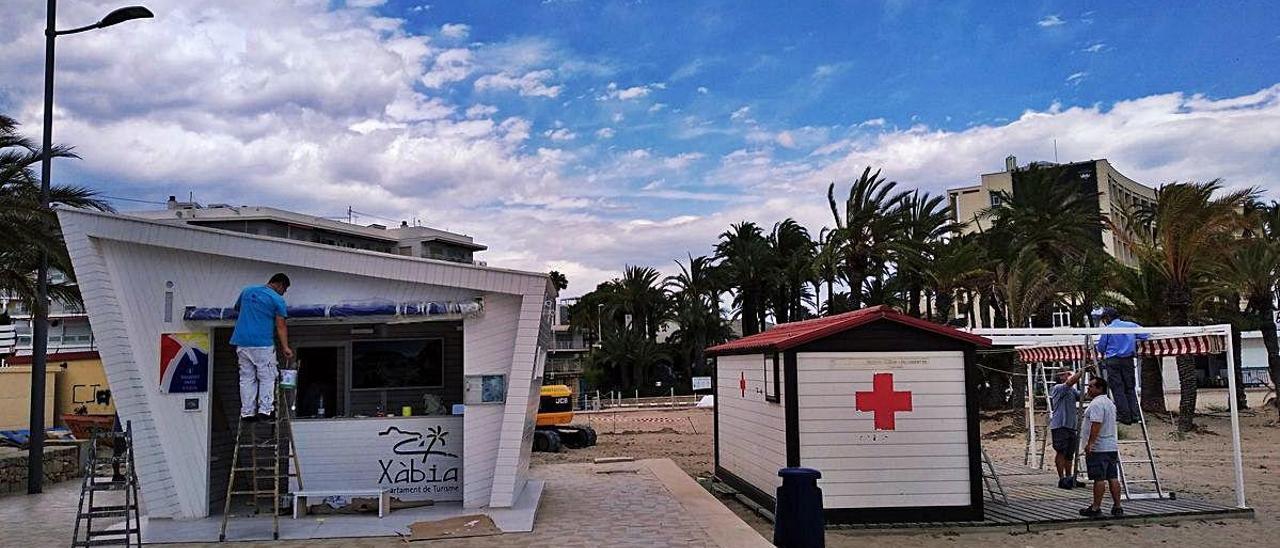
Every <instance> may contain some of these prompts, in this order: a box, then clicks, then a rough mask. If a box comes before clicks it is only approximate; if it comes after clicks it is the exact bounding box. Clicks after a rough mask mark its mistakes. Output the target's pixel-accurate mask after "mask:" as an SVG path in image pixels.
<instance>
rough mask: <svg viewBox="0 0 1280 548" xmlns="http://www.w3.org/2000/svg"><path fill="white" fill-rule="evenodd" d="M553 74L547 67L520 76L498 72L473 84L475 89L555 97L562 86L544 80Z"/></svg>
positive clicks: (526, 95)
mask: <svg viewBox="0 0 1280 548" xmlns="http://www.w3.org/2000/svg"><path fill="white" fill-rule="evenodd" d="M554 75H555V73H553V72H552V71H551V70H549V69H543V70H535V71H532V72H527V73H525V74H523V75H521V76H515V75H513V74H510V73H507V72H500V73H498V74H489V75H485V76H481V77H480V78H477V79H476V84H475V86H476V91H486V90H514V91H516V92H518V93H519V94H520V95H522V96H525V97H548V98H555V97H557V96H559V95H560V91H561V90H563V89H564V88H563V87H562V86H558V85H554V86H553V85H549V84H547V82H546V81H547V80H549V79H550V78H551V77H552V76H554Z"/></svg>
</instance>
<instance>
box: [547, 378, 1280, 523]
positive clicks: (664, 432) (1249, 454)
mask: <svg viewBox="0 0 1280 548" xmlns="http://www.w3.org/2000/svg"><path fill="white" fill-rule="evenodd" d="M1223 396H1224V394H1215V393H1211V392H1210V393H1206V394H1202V398H1201V400H1202V402H1201V403H1202V405H1201V406H1200V407H1201V408H1202V409H1203V411H1204V412H1207V413H1209V414H1207V415H1204V416H1201V417H1199V418H1198V422H1199V424H1200V425H1201V428H1202V429H1201V431H1200V432H1197V433H1195V434H1192V435H1190V436H1186V437H1179V436H1175V435H1174V427H1173V425H1172V423H1170V422H1169V421H1168V420H1165V419H1160V418H1149V419H1148V420H1149V425H1150V428H1151V438H1152V442H1153V444H1154V446H1155V451H1156V457H1157V460H1158V461H1159V463H1160V474H1161V478H1162V480H1163V481H1164V482H1165V484H1166V488H1167V489H1171V490H1173V491H1175V492H1177V493H1184V494H1186V495H1190V496H1195V497H1198V498H1204V499H1209V500H1213V501H1216V502H1222V503H1232V502H1233V501H1234V494H1233V490H1232V485H1233V472H1232V466H1231V437H1230V432H1231V426H1230V421H1229V419H1228V418H1227V416H1226V414H1225V413H1216V412H1214V411H1213V410H1214V409H1217V408H1218V406H1219V405H1221V402H1222V401H1223V399H1224V398H1223ZM1171 400H1172V398H1171ZM1251 402H1252V403H1253V405H1254V406H1255V407H1257V406H1260V405H1261V397H1260V396H1255V395H1252V394H1251ZM1170 403H1171V406H1172V405H1176V402H1175V401H1171V402H1170ZM1013 416H1014V414H1013V413H1005V414H1000V415H988V416H986V417H984V420H983V424H982V430H983V445H984V447H985V448H986V449H987V451H988V453H989V454H990V455H991V458H992V459H993V460H995V461H997V462H1008V463H1019V464H1020V463H1021V462H1022V456H1023V450H1024V449H1023V443H1024V441H1023V438H1022V435H1023V434H1022V433H1021V430H1020V429H1019V427H1018V426H1016V425H1015V423H1014V420H1013ZM578 422H589V423H590V424H592V425H593V426H594V427H595V428H596V429H597V431H598V432H599V433H600V437H599V444H598V445H597V446H596V447H592V448H588V449H576V450H569V451H566V452H562V453H558V454H550V453H535V454H534V462H535V463H557V462H586V461H590V460H592V459H594V458H597V457H617V456H630V457H635V458H654V457H665V458H670V459H672V460H674V461H675V462H676V463H677V464H679V465H680V467H681V468H682V469H684V471H685V472H687V473H689V475H691V476H694V477H707V476H710V475H711V473H712V469H713V467H714V462H713V456H712V453H713V446H712V413H711V411H710V410H704V409H687V410H673V411H657V410H654V411H618V412H601V413H590V414H581V415H579V421H578ZM1241 427H1242V438H1241V439H1242V447H1243V453H1244V472H1245V491H1246V496H1247V497H1248V499H1247V502H1248V504H1249V505H1250V506H1252V507H1253V508H1255V509H1256V511H1257V518H1256V520H1254V521H1248V520H1238V519H1233V520H1220V521H1206V520H1200V521H1183V522H1178V523H1173V524H1152V525H1123V526H1110V525H1108V524H1107V522H1106V521H1105V520H1100V521H1099V522H1098V525H1097V526H1096V527H1092V528H1071V529H1061V530H1054V531H1047V532H1039V533H1024V534H1018V535H1011V534H1008V533H992V532H985V533H965V534H950V533H946V534H944V533H921V534H918V535H916V534H910V535H903V534H895V535H892V536H876V535H867V534H850V533H843V532H839V531H831V532H828V534H827V537H828V538H827V543H828V545H829V546H850V547H852V546H866V545H868V544H869V543H875V542H891V543H892V545H893V546H965V547H967V546H973V547H978V546H989V545H992V544H995V543H999V544H1002V545H1010V543H1016V544H1017V545H1019V546H1062V545H1063V543H1064V542H1067V543H1071V544H1081V545H1111V546H1135V545H1136V546H1155V545H1162V544H1168V545H1174V544H1175V543H1177V544H1179V545H1190V546H1201V545H1203V546H1222V545H1230V546H1273V545H1274V543H1273V542H1270V541H1267V540H1266V539H1268V538H1271V539H1276V538H1280V519H1277V516H1280V474H1278V473H1277V471H1278V470H1280V463H1273V462H1270V461H1271V459H1272V458H1273V457H1274V456H1276V455H1277V452H1276V447H1277V446H1280V427H1278V426H1277V425H1276V419H1275V414H1274V412H1271V413H1261V412H1245V413H1243V414H1242V416H1241ZM1121 435H1122V436H1124V435H1125V434H1124V433H1122V434H1121ZM1131 435H1132V434H1131ZM1076 492H1077V493H1078V494H1079V497H1080V500H1081V505H1082V506H1083V505H1084V504H1086V500H1087V497H1088V495H1087V493H1086V492H1085V491H1084V490H1079V491H1076ZM724 502H725V504H726V505H728V506H729V507H730V508H731V509H732V510H733V511H734V512H735V513H737V514H738V515H739V516H741V517H742V518H743V519H744V520H745V521H747V523H749V524H751V525H752V526H753V527H755V528H756V530H757V531H760V533H761V534H762V535H764V536H765V537H766V538H769V537H770V536H771V535H772V525H771V524H770V523H769V522H768V521H766V520H764V519H763V518H761V517H760V516H758V515H757V514H755V512H753V511H752V510H750V509H749V508H747V507H746V506H744V505H742V504H739V503H737V502H736V501H733V500H727V499H724ZM1010 537H1017V538H1016V539H1013V538H1010ZM1188 543H1189V544H1188Z"/></svg>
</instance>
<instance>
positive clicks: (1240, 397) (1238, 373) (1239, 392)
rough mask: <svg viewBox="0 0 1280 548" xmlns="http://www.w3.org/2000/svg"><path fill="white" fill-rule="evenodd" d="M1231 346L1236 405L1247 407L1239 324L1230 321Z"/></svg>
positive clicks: (1241, 407) (1247, 399)
mask: <svg viewBox="0 0 1280 548" xmlns="http://www.w3.org/2000/svg"><path fill="white" fill-rule="evenodd" d="M1231 348H1232V349H1233V350H1234V351H1233V352H1232V353H1231V355H1232V356H1233V357H1234V359H1233V360H1232V361H1234V362H1235V364H1234V365H1235V367H1234V369H1235V377H1236V406H1237V407H1239V408H1240V409H1248V408H1249V397H1248V396H1247V395H1245V393H1244V366H1243V360H1242V357H1241V356H1240V354H1241V352H1240V349H1241V344H1240V326H1239V325H1236V322H1232V323H1231Z"/></svg>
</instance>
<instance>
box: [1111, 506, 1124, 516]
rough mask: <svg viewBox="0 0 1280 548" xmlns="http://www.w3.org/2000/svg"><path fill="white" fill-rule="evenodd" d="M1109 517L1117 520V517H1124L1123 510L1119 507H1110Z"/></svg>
mask: <svg viewBox="0 0 1280 548" xmlns="http://www.w3.org/2000/svg"><path fill="white" fill-rule="evenodd" d="M1111 515H1112V516H1115V517H1117V518H1118V517H1121V516H1124V508H1121V507H1119V506H1112V507H1111Z"/></svg>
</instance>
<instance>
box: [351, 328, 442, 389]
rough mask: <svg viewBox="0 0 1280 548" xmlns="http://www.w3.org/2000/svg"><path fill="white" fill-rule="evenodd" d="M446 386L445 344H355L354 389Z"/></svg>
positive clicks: (434, 341)
mask: <svg viewBox="0 0 1280 548" xmlns="http://www.w3.org/2000/svg"><path fill="white" fill-rule="evenodd" d="M443 385H444V341H442V340H440V339H422V340H409V341H356V342H353V343H351V388H352V389H355V390H359V389H370V388H372V389H381V388H419V387H422V388H426V387H438V386H443Z"/></svg>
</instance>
